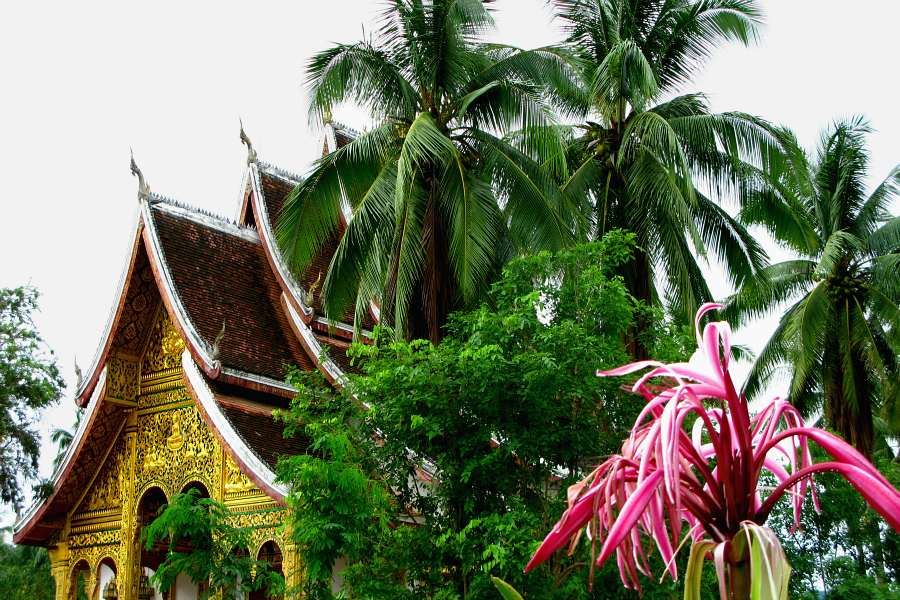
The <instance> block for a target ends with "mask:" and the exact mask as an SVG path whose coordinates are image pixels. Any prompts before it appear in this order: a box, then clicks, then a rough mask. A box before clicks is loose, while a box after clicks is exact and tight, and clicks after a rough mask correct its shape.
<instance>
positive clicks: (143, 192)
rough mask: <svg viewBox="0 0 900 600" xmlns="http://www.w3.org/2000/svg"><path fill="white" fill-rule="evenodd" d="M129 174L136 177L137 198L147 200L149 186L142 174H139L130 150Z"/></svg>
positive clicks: (139, 171)
mask: <svg viewBox="0 0 900 600" xmlns="http://www.w3.org/2000/svg"><path fill="white" fill-rule="evenodd" d="M131 174H132V175H137V178H138V198H141V199H145V200H149V199H150V186H148V185H147V183H146V182H145V181H144V174H143V173H141V170H140V169H139V168H138V166H137V163H136V162H134V150H131Z"/></svg>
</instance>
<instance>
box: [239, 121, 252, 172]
mask: <svg viewBox="0 0 900 600" xmlns="http://www.w3.org/2000/svg"><path fill="white" fill-rule="evenodd" d="M238 123H240V124H241V142H243V143H244V144H245V145H246V146H247V164H248V165H249V164H252V163H255V162H256V150H254V149H253V144H251V143H250V138H248V137H247V134H246V133H244V123H243V122H242V121H241V120H240V119H238Z"/></svg>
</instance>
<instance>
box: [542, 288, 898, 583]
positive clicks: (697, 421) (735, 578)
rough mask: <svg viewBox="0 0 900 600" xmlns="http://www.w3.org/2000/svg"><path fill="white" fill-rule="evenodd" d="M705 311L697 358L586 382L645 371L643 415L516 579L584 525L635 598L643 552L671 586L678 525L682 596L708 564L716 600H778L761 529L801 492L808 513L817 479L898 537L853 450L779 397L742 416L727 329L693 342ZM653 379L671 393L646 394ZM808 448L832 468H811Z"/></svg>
mask: <svg viewBox="0 0 900 600" xmlns="http://www.w3.org/2000/svg"><path fill="white" fill-rule="evenodd" d="M715 308H721V305H719V304H705V305H704V306H702V307H701V308H700V310H699V311H698V312H697V318H696V327H697V345H698V348H697V351H696V352H695V353H694V355H693V356H692V357H691V359H690V361H689V362H688V363H679V364H672V365H665V364H662V363H658V362H655V361H643V362H638V363H633V364H630V365H626V366H624V367H620V368H618V369H613V370H611V371H605V372H598V373H597V375H599V376H613V375H628V374H630V373H634V372H636V371H639V370H642V369H645V368H648V367H652V368H651V370H650V371H648V372H647V373H645V374H644V375H643V376H642V377H640V378H639V379H638V380H637V382H636V383H635V384H634V387H633V388H632V391H634V392H636V393H639V394H641V395H643V397H644V399H645V400H646V401H647V405H646V406H645V407H644V409H643V411H642V412H641V414H640V415H639V416H638V418H637V421H636V422H635V425H634V429H633V430H632V432H631V435H630V436H629V438H628V439H627V440H626V441H625V443H624V444H623V446H622V452H621V454H619V455H617V456H614V457H612V458H610V459H609V460H607V461H606V462H604V463H603V464H602V465H600V466H598V467H597V468H596V469H594V471H593V472H591V473H590V474H589V475H588V476H587V477H585V478H584V479H583V480H582V481H580V482H579V483H577V484H575V485H573V486H571V487H570V488H569V495H568V496H569V497H568V504H569V507H568V510H566V512H565V513H564V514H563V516H562V518H561V519H560V521H559V523H557V524H556V526H555V527H554V528H553V530H552V531H551V532H550V533H549V534H548V535H547V537H546V539H545V540H544V542H543V543H542V544H541V546H540V548H538V551H537V552H536V553H535V555H534V557H533V558H532V559H531V561H530V562H529V563H528V566H527V567H526V568H525V570H526V571H529V570H531V569H532V568H534V567H535V566H537V565H538V564H540V563H541V562H543V561H544V560H546V559H547V558H548V557H549V556H550V555H551V554H552V553H553V552H554V551H555V550H557V549H558V548H560V547H562V546H563V545H564V544H566V543H567V542H568V541H569V540H570V539H571V540H572V541H571V544H570V547H569V552H570V553H571V552H572V551H573V550H574V548H575V545H576V544H577V542H578V539H579V537H580V535H581V531H582V528H583V527H585V526H586V527H585V529H584V530H585V531H587V533H588V536H589V539H590V540H591V547H592V552H593V554H594V556H595V557H596V564H597V566H599V565H601V564H602V563H603V562H604V561H605V560H606V559H607V558H609V557H610V556H611V555H612V554H613V552H615V553H616V560H617V562H618V566H619V572H620V575H621V577H622V581H623V582H624V583H625V585H626V586H627V587H631V588H633V589H638V590H640V585H639V583H638V576H637V574H638V572H642V573H644V574H647V575H649V574H650V573H649V570H650V567H649V562H648V560H647V555H648V553H649V552H650V550H651V547H650V544H655V545H656V547H657V549H658V550H659V552H660V555H661V556H662V558H663V560H665V562H666V564H667V571H668V572H669V573H670V574H671V575H672V577H673V578H674V579H677V576H678V573H677V571H676V567H675V561H674V557H675V553H676V552H677V549H678V548H679V547H680V545H681V543H682V529H683V527H684V526H686V527H687V533H686V535H688V536H690V537H691V541H692V546H693V547H692V550H691V558H690V561H689V563H688V570H687V581H686V595H685V597H686V598H688V597H691V598H693V597H699V577H700V571H701V569H702V561H703V559H704V557H706V556H707V555H709V556H711V557H712V558H713V560H714V562H715V564H716V569H717V572H718V573H719V585H720V593H721V595H722V598H723V599H725V598H728V597H732V598H743V597H749V590H750V586H751V585H753V586H766V590H765V591H766V592H767V594H765V595H767V596H770V597H772V598H786V596H787V579H788V577H789V575H790V566H789V565H788V564H787V562H786V560H785V559H784V554H783V552H782V550H781V545H780V543H779V541H778V538H777V537H776V536H775V534H774V532H772V531H771V530H770V529H768V528H766V527H763V526H762V525H763V524H764V523H765V521H766V518H767V517H768V515H769V512H770V511H771V510H772V508H773V506H774V505H775V503H776V502H778V501H779V500H780V499H781V498H782V497H783V496H784V495H785V494H786V493H787V494H790V496H789V501H790V502H791V503H792V504H793V511H794V515H795V525H794V528H796V527H797V526H798V525H799V516H800V509H801V507H802V506H803V503H804V502H805V500H806V497H807V493H808V492H809V493H810V495H812V497H813V502H814V503H816V505H817V499H816V497H815V492H814V489H813V487H812V486H811V485H810V481H809V480H810V479H811V478H812V475H813V474H814V473H817V472H820V471H836V472H838V473H840V474H842V475H843V476H844V477H846V478H847V480H848V481H849V482H850V483H851V484H852V485H853V487H855V488H856V489H857V490H858V491H859V492H860V494H862V496H863V497H864V498H865V499H866V501H867V502H869V504H870V505H872V507H873V508H874V509H875V510H877V511H878V513H879V514H881V515H882V516H883V517H884V518H885V520H886V521H887V522H888V523H889V524H890V525H891V527H893V528H894V529H896V530H898V531H900V492H898V491H897V490H896V489H894V488H893V487H892V486H891V485H890V483H888V481H887V480H886V479H885V478H884V477H883V476H882V475H881V474H880V473H879V472H878V471H877V470H876V469H875V467H873V466H872V465H871V463H869V462H868V461H867V460H866V459H865V458H863V456H862V455H861V454H860V453H859V452H857V451H856V450H855V449H854V448H853V447H851V446H850V445H849V444H847V443H846V442H844V441H843V440H841V439H840V438H838V437H836V436H834V435H832V434H830V433H828V432H826V431H823V430H821V429H816V428H811V427H805V426H804V424H803V419H802V418H801V417H800V414H799V413H798V412H797V410H796V409H795V408H794V407H793V406H791V405H790V404H789V403H788V402H785V401H783V400H780V399H775V400H774V401H773V402H772V403H771V404H769V405H768V406H766V407H765V408H764V409H763V410H762V411H761V412H760V413H758V414H757V415H755V416H753V417H751V416H750V412H749V408H748V406H747V402H746V400H745V399H744V398H743V397H742V396H740V395H739V394H738V393H737V391H736V389H735V387H734V383H733V382H732V380H731V376H730V375H729V373H728V366H729V359H730V356H731V342H730V337H731V328H730V326H729V325H728V323H725V322H716V323H709V324H708V325H707V326H706V327H705V328H704V330H703V335H702V336H700V319H701V317H702V316H703V315H704V314H705V313H706V312H708V311H710V310H712V309H715ZM654 378H662V379H664V380H666V381H668V382H669V383H670V385H669V386H668V387H665V386H660V385H655V384H653V383H651V380H652V379H654ZM685 425H688V426H690V428H689V430H690V431H691V433H690V435H689V434H688V433H687V432H686V430H685V427H684V426H685ZM809 439H812V440H814V441H815V442H816V443H817V444H819V445H820V446H821V447H822V448H824V449H825V450H826V451H827V452H828V453H829V454H831V456H832V457H833V458H834V461H833V462H826V463H818V464H814V463H813V462H812V459H811V457H810V453H809V450H808V448H807V442H808V440H809ZM764 469H767V470H768V471H770V472H771V473H772V474H773V475H774V476H775V477H776V478H777V480H778V481H779V482H780V484H779V485H778V487H777V488H776V489H775V490H774V491H772V493H770V494H769V495H768V496H767V497H765V498H764V497H763V496H761V494H760V490H759V478H760V475H761V473H762V472H763V470H764ZM816 507H817V508H818V505H817V506H816ZM666 517H668V518H666ZM573 536H574V537H573ZM598 544H599V545H600V551H599V555H597V546H598ZM726 571H727V572H728V577H727V580H726ZM591 583H592V584H593V572H592V573H591Z"/></svg>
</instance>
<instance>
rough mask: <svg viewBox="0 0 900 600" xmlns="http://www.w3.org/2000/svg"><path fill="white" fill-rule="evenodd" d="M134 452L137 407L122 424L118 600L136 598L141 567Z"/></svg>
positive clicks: (135, 449) (135, 451) (132, 599)
mask: <svg viewBox="0 0 900 600" xmlns="http://www.w3.org/2000/svg"><path fill="white" fill-rule="evenodd" d="M136 454H137V410H132V411H131V414H129V415H128V423H127V424H126V425H125V457H124V458H125V460H124V464H123V465H122V471H123V472H122V475H123V477H122V486H121V490H122V525H121V529H120V531H121V539H120V541H119V544H120V546H119V560H120V561H121V564H119V565H116V566H117V567H118V575H117V577H116V580H117V585H118V589H119V600H137V585H138V581H139V576H140V571H141V564H140V563H141V550H140V546H139V545H138V542H139V537H140V532H139V531H138V525H139V524H138V523H137V509H138V507H137V499H136V498H135V497H134V494H135V489H134V484H135V475H136V473H137V470H136V469H135V464H134V463H135V456H136Z"/></svg>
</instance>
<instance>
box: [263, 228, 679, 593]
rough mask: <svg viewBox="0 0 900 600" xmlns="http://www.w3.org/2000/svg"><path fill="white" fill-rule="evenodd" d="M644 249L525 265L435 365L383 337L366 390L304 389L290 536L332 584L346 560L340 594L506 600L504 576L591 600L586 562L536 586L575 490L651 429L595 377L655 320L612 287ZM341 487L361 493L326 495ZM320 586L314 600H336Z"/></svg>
mask: <svg viewBox="0 0 900 600" xmlns="http://www.w3.org/2000/svg"><path fill="white" fill-rule="evenodd" d="M632 249H633V236H630V235H627V234H623V233H620V232H613V233H611V234H609V235H608V236H607V237H606V238H605V239H604V240H603V241H602V242H596V243H593V244H588V245H585V246H581V247H577V248H575V249H574V250H571V251H563V252H560V253H557V254H549V253H544V254H541V255H539V256H536V257H523V258H521V259H516V260H514V261H513V262H512V263H511V264H510V266H509V268H508V269H507V270H506V271H505V272H504V277H503V279H502V280H501V281H500V282H499V283H497V284H495V286H494V288H493V292H492V295H493V298H492V299H493V302H494V303H495V305H496V307H497V309H496V310H495V311H494V310H489V309H488V308H486V307H482V308H480V309H478V310H476V311H473V312H470V313H460V314H456V315H454V316H453V317H452V318H451V320H450V324H449V325H448V333H447V336H446V337H445V338H444V341H443V343H442V344H441V345H440V346H439V347H437V348H435V347H434V346H433V345H432V344H431V343H430V342H427V341H423V340H419V341H412V342H406V341H404V340H402V339H401V340H398V339H396V338H394V337H393V336H392V335H391V332H390V331H388V330H385V329H381V330H379V332H378V338H377V340H376V343H375V344H374V345H362V344H359V345H355V346H353V348H352V351H353V353H354V356H355V357H356V359H357V360H360V361H361V365H362V367H363V369H364V371H365V372H366V376H364V377H357V378H353V379H351V380H350V381H348V382H347V386H346V388H345V389H342V390H338V391H328V390H326V389H323V388H321V387H319V388H316V387H312V386H311V385H310V384H311V381H310V379H308V377H309V376H307V379H305V380H303V381H302V382H301V383H302V385H300V386H298V389H299V396H298V399H297V400H296V401H295V404H294V407H293V408H292V413H293V414H292V416H291V417H290V418H291V419H293V420H294V422H296V423H298V424H299V423H301V422H302V423H305V426H304V428H303V431H304V432H305V433H306V434H307V435H309V436H310V437H312V438H313V440H315V441H316V442H317V443H316V445H315V446H314V448H315V452H314V453H313V454H312V455H311V456H310V457H307V458H292V459H283V460H282V463H281V465H282V467H280V471H281V473H282V477H283V478H285V479H286V480H289V481H291V482H292V485H293V493H292V502H294V507H295V512H294V524H293V528H294V529H295V530H296V531H298V532H299V535H300V536H304V537H303V539H310V537H311V536H312V535H313V533H311V532H314V533H315V535H319V536H320V543H319V544H318V545H314V546H313V547H312V548H311V550H312V552H308V553H307V555H306V560H307V561H309V563H310V564H316V565H319V566H317V569H318V570H317V571H316V573H317V575H318V576H319V577H322V576H325V575H327V574H328V573H327V570H326V569H325V568H324V567H326V565H333V564H334V560H336V557H338V556H342V555H346V556H347V557H348V559H349V560H348V562H349V563H350V565H349V566H348V567H347V568H346V569H345V570H344V571H343V573H342V576H343V578H344V582H345V588H344V591H345V593H347V594H349V595H351V596H352V597H358V598H396V599H398V600H399V599H412V598H419V597H426V596H431V595H433V596H434V597H436V598H493V597H495V595H496V593H497V591H496V589H495V588H494V586H493V584H492V583H491V579H490V577H491V576H495V577H501V578H503V579H504V580H506V581H508V582H509V583H510V584H511V585H513V586H515V587H516V588H518V589H520V590H521V591H523V593H525V594H528V595H534V596H535V597H544V598H579V597H586V596H588V595H589V593H588V592H587V590H586V586H585V581H584V578H585V577H586V573H587V569H586V567H587V563H586V559H587V556H586V555H585V554H584V550H579V551H578V552H577V553H576V555H575V556H573V557H572V558H566V557H563V556H558V557H554V560H553V561H551V563H549V564H548V565H546V566H544V567H541V569H540V571H539V574H538V575H529V576H527V577H526V576H523V574H522V568H523V567H524V565H525V564H526V562H527V561H528V557H529V556H530V555H531V553H532V552H533V551H534V549H535V547H536V544H537V542H538V539H539V536H540V533H541V531H542V530H543V528H545V527H548V526H549V524H550V523H552V522H553V521H554V520H555V519H556V518H558V516H559V514H560V512H561V510H562V508H563V502H562V500H563V499H564V490H565V484H566V483H568V482H572V481H574V478H577V477H580V474H581V473H582V472H583V471H584V469H586V468H588V467H589V465H591V464H592V463H594V462H595V461H597V460H598V457H600V456H602V455H603V454H605V453H608V452H609V451H610V450H611V449H612V448H614V447H615V446H617V445H618V442H619V440H620V439H621V437H622V436H623V435H624V429H625V428H626V427H627V425H626V423H629V422H633V419H634V417H635V416H636V414H637V413H636V411H637V406H636V403H634V402H631V401H629V400H630V399H626V398H622V397H621V396H620V392H619V390H618V386H617V384H616V383H611V382H609V381H607V380H602V379H599V378H597V377H596V376H595V375H594V373H595V371H596V369H597V367H598V366H600V367H603V366H612V365H614V364H617V363H618V362H619V361H622V360H624V359H625V358H626V357H627V353H626V352H625V345H624V338H625V335H626V331H627V329H628V327H629V326H630V325H631V324H632V323H633V321H634V315H635V314H636V313H637V312H638V311H640V310H643V307H641V306H640V305H639V304H636V303H635V302H634V300H633V298H632V297H631V296H630V295H629V294H628V293H627V291H626V290H625V288H624V284H623V282H622V280H621V279H620V278H617V277H614V276H613V275H612V272H613V270H614V269H615V268H616V267H617V266H618V265H620V264H621V263H622V262H623V261H626V260H628V259H629V258H630V256H631V252H632ZM678 337H679V336H678V335H674V334H673V332H672V331H666V332H665V335H664V336H663V335H659V338H658V339H657V338H653V339H652V340H651V341H650V343H657V342H660V347H662V346H663V344H662V343H661V340H663V339H666V340H667V344H668V345H667V346H666V348H668V350H669V351H671V352H673V353H674V354H678V351H677V350H676V346H677V343H676V342H675V340H677V339H678ZM360 402H364V403H365V405H361V404H360ZM372 432H378V436H377V441H376V440H373V439H372V437H371V433H372ZM337 440H339V442H338V441H337ZM340 457H343V458H342V459H341V460H342V461H343V462H342V463H340V462H337V461H335V460H334V459H335V458H340ZM327 458H332V460H331V461H327V460H326V459H327ZM327 462H330V463H331V465H330V466H329V465H328V464H326V463H327ZM342 477H343V478H342ZM339 481H344V482H347V483H348V484H347V485H346V486H345V487H341V488H340V494H334V493H330V491H331V490H337V489H338V487H337V486H338V482H339ZM560 494H563V495H562V496H561V495H560ZM386 497H390V502H388V503H386V502H385V498H386ZM382 519H390V523H392V527H391V528H387V527H385V526H384V525H382ZM376 521H377V523H376ZM320 567H322V568H320ZM324 584H325V580H324V578H321V579H319V580H318V581H317V582H309V584H308V585H309V587H308V589H318V590H319V592H320V593H321V594H322V595H323V596H327V595H328V592H329V591H330V586H326V585H324ZM651 587H652V586H651ZM607 591H608V590H607Z"/></svg>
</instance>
